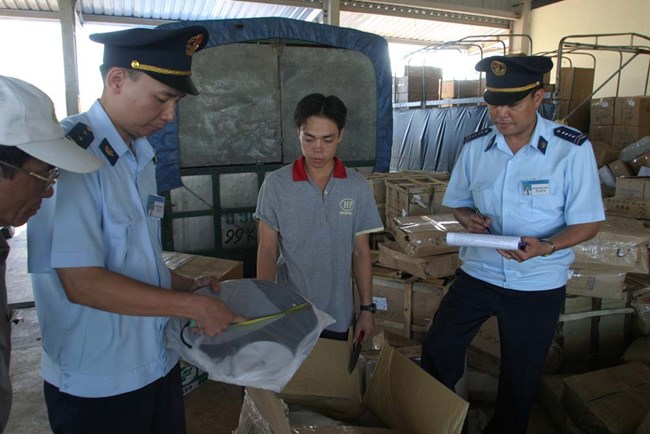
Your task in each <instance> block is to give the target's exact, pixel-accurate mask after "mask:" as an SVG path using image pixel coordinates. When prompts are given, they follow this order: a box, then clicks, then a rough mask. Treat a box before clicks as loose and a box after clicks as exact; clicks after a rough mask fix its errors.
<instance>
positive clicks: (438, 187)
mask: <svg viewBox="0 0 650 434" xmlns="http://www.w3.org/2000/svg"><path fill="white" fill-rule="evenodd" d="M446 190H447V181H446V180H440V179H438V177H437V176H435V175H431V174H427V173H426V172H423V173H422V174H418V175H413V174H406V175H404V176H401V177H400V176H396V177H390V178H388V179H386V229H387V230H388V231H389V232H390V231H392V230H393V227H394V225H395V224H394V220H393V219H394V218H395V217H404V216H418V215H431V214H444V213H451V210H450V209H449V208H447V207H443V206H442V199H443V197H444V195H445V191H446Z"/></svg>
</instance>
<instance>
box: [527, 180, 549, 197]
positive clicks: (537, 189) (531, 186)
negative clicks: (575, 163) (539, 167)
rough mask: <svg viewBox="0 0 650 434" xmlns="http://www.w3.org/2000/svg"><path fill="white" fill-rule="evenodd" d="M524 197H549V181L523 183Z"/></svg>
mask: <svg viewBox="0 0 650 434" xmlns="http://www.w3.org/2000/svg"><path fill="white" fill-rule="evenodd" d="M521 186H522V188H523V192H524V196H548V195H549V194H550V193H551V188H550V184H549V182H548V179H536V180H533V181H521Z"/></svg>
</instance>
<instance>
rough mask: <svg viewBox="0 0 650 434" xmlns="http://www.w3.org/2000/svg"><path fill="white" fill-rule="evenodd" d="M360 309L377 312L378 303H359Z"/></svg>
mask: <svg viewBox="0 0 650 434" xmlns="http://www.w3.org/2000/svg"><path fill="white" fill-rule="evenodd" d="M359 310H360V311H362V312H363V311H366V312H370V313H375V312H377V305H376V304H375V303H370V304H360V305H359Z"/></svg>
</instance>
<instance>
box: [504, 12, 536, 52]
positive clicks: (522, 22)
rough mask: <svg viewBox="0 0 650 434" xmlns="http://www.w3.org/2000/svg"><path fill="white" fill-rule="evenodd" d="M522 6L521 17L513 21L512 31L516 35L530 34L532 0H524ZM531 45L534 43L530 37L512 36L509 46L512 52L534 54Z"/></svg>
mask: <svg viewBox="0 0 650 434" xmlns="http://www.w3.org/2000/svg"><path fill="white" fill-rule="evenodd" d="M520 7H521V11H520V13H519V16H520V18H519V19H518V20H516V21H513V22H512V27H511V29H512V31H511V32H510V33H511V34H516V35H530V12H531V10H532V0H522V1H521V5H520ZM531 45H532V44H531V43H530V41H529V39H528V38H515V37H510V43H509V44H508V47H509V50H510V53H523V54H533V53H532V52H531V51H532V50H533V47H532V46H531Z"/></svg>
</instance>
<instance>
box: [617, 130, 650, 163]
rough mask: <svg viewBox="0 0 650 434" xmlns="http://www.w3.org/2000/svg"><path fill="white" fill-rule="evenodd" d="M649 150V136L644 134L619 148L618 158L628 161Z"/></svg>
mask: <svg viewBox="0 0 650 434" xmlns="http://www.w3.org/2000/svg"><path fill="white" fill-rule="evenodd" d="M647 152H650V136H645V137H642V138H640V139H639V140H637V141H636V142H634V143H632V144H630V145H627V146H626V147H625V148H623V149H622V150H621V154H620V159H621V160H623V161H625V162H630V161H632V160H634V159H635V158H637V157H640V156H641V155H643V154H645V153H647Z"/></svg>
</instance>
